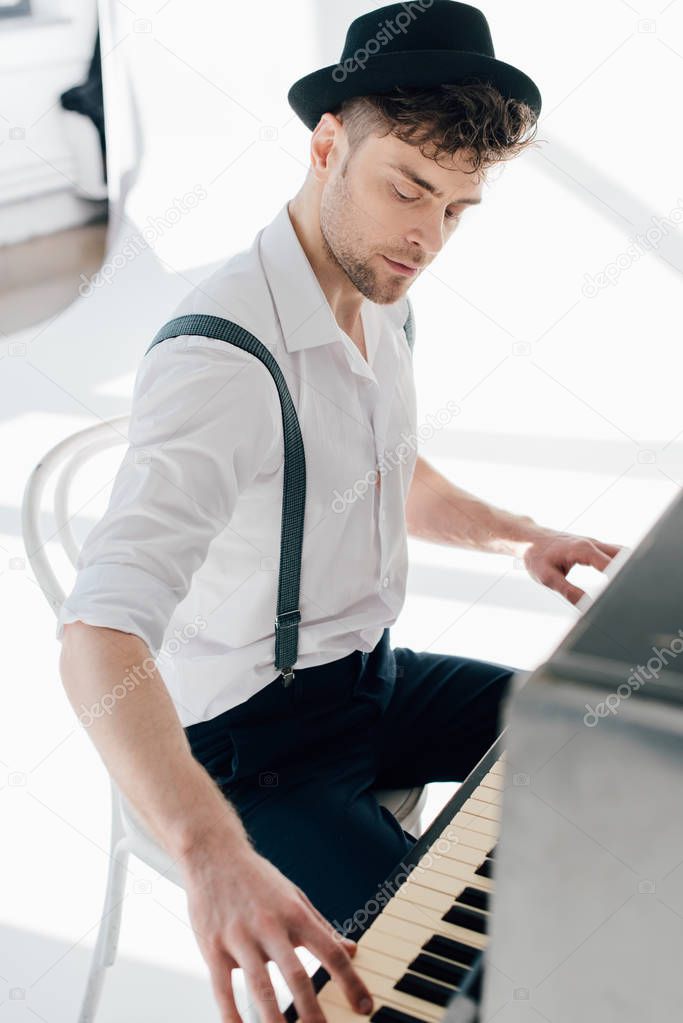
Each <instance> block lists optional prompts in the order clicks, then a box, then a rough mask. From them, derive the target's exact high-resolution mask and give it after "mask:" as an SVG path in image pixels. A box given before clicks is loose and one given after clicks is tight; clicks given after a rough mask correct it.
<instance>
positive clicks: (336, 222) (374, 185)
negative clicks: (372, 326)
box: [320, 132, 482, 305]
mask: <svg viewBox="0 0 683 1023" xmlns="http://www.w3.org/2000/svg"><path fill="white" fill-rule="evenodd" d="M338 137H339V136H338ZM335 148H336V147H335ZM335 157H336V158H335ZM335 157H333V156H332V154H330V158H331V161H332V162H331V173H330V177H329V179H328V180H327V181H326V182H325V185H324V187H323V190H322V194H321V199H320V229H321V232H322V236H323V241H324V244H325V247H326V249H327V253H328V255H329V256H330V258H331V259H332V260H334V261H335V262H336V263H337V264H338V265H339V266H341V267H342V269H343V270H344V272H345V273H346V275H347V276H348V277H349V279H350V280H351V282H352V283H353V284H354V286H355V287H356V288H357V289H358V291H360V292H361V294H362V295H365V296H366V298H369V299H370V300H371V301H372V302H376V303H378V304H380V305H383V304H390V303H392V302H396V301H397V300H398V299H399V298H400V297H401V296H402V295H404V294H405V293H406V291H407V290H408V288H409V287H410V285H411V284H412V283H413V281H415V280H416V279H417V277H418V276H419V274H420V273H421V271H422V270H423V269H424V268H425V267H426V266H428V265H429V264H430V263H431V262H432V260H433V259H435V258H436V256H437V254H438V253H439V252H440V251H441V249H442V247H443V246H444V245H445V244H446V242H447V241H448V239H449V238H450V237H451V235H452V234H453V232H454V231H455V228H456V226H457V224H458V222H459V220H460V217H461V216H462V215H463V213H464V211H465V210H467V209H468V207H469V205H472V204H475V203H478V202H479V201H480V198H481V190H482V180H481V177H480V176H479V175H477V174H468V173H465V172H466V170H468V169H469V165H468V164H467V161H466V159H465V158H464V156H463V154H461V153H458V154H456V155H455V156H453V157H444V156H443V155H439V163H438V164H437V163H436V162H435V161H434V160H431V159H429V158H428V157H425V156H423V155H422V153H421V152H420V150H419V148H417V147H416V146H411V145H408V143H406V142H402V141H401V140H400V139H397V138H395V137H394V136H392V135H387V136H385V137H383V138H378V137H377V136H376V135H372V136H369V137H368V138H367V139H364V140H363V141H362V142H361V143H360V144H359V146H358V148H357V149H356V150H355V151H354V152H353V154H351V156H350V158H349V153H348V148H347V146H346V137H345V134H344V133H343V132H342V133H341V138H340V146H339V149H338V154H335ZM399 168H401V169H399ZM417 179H419V182H420V183H418V180H417ZM430 186H431V188H430ZM392 261H393V262H392ZM396 263H400V264H407V265H408V266H409V267H411V268H412V267H414V268H416V269H414V270H410V271H409V272H402V271H401V268H400V267H399V266H397V265H396Z"/></svg>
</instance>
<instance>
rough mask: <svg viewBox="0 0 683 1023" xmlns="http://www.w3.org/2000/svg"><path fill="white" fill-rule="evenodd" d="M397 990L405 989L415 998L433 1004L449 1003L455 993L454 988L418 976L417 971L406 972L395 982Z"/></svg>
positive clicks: (406, 992)
mask: <svg viewBox="0 0 683 1023" xmlns="http://www.w3.org/2000/svg"><path fill="white" fill-rule="evenodd" d="M394 988H395V989H396V990H397V991H403V992H404V993H405V994H407V995H413V997H414V998H421V999H422V1000H423V1001H425V1002H431V1003H432V1004H433V1005H447V1004H448V1002H449V1000H450V998H451V997H452V995H453V988H452V987H446V985H445V984H437V983H436V981H435V980H427V978H426V977H418V975H417V974H416V973H406V974H404V975H403V977H401V979H400V980H397V981H396V983H395V984H394Z"/></svg>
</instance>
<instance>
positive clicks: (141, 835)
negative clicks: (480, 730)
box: [22, 416, 427, 1023]
mask: <svg viewBox="0 0 683 1023" xmlns="http://www.w3.org/2000/svg"><path fill="white" fill-rule="evenodd" d="M128 423H129V417H128V416H120V417H118V418H116V419H110V420H107V421H103V422H101V423H98V424H96V425H95V426H90V427H87V428H86V429H83V430H79V431H78V432H76V433H74V434H72V435H71V436H69V437H66V438H65V439H64V440H62V441H60V443H59V444H56V445H55V446H54V447H52V448H50V450H49V451H48V452H47V453H46V454H45V455H44V456H43V458H42V459H41V460H40V462H38V464H37V465H36V466H35V468H34V469H33V471H32V472H31V475H30V476H29V478H28V480H27V483H26V487H25V490H24V495H23V500H22V531H23V539H24V546H25V548H26V553H27V557H28V559H29V562H30V564H31V567H32V569H33V571H34V573H35V577H36V580H37V581H38V584H39V586H40V588H41V590H42V591H43V594H44V595H45V598H46V600H47V601H48V603H49V604H50V607H51V608H52V610H53V611H54V612H55V615H58V613H59V610H60V608H61V606H62V604H63V602H64V600H65V597H66V594H65V591H64V590H63V589H62V586H61V585H60V583H59V581H58V579H57V575H56V573H55V571H54V569H53V566H52V564H51V563H50V560H49V557H48V552H47V543H48V542H49V541H50V540H52V539H55V540H58V541H59V542H60V543H61V544H62V547H63V549H64V551H65V553H66V555H67V557H68V559H69V561H70V562H71V564H72V566H73V567H74V568H77V558H78V551H79V548H78V544H77V542H76V539H75V537H74V535H73V532H72V529H71V523H70V513H69V496H70V492H71V486H72V483H73V480H74V477H75V475H76V473H77V472H78V470H79V469H80V468H81V467H82V466H83V465H84V463H86V462H87V461H88V460H89V459H91V458H93V457H94V456H95V455H97V454H99V453H100V452H102V451H104V450H106V449H108V448H111V447H113V446H114V445H116V444H121V443H123V442H125V439H126V436H127V428H128ZM57 473H58V474H59V475H57ZM53 476H54V477H55V479H56V485H55V490H54V515H55V521H56V530H55V533H54V534H53V535H52V536H48V537H46V536H44V535H43V532H42V530H41V527H40V518H41V510H42V508H41V506H42V497H43V493H44V491H45V487H46V485H47V483H48V481H49V480H50V479H51V478H52V477H53ZM375 795H376V797H377V799H378V801H379V803H380V804H381V805H382V806H385V807H387V809H388V810H390V811H391V813H393V814H394V816H395V817H396V819H397V820H398V821H399V822H400V824H401V827H402V828H404V829H405V830H406V831H408V832H409V833H410V834H412V835H414V836H415V837H416V838H418V837H419V836H420V834H421V833H422V822H421V814H422V810H423V809H424V805H425V802H426V799H427V789H426V786H425V787H421V786H418V787H416V788H411V789H376V790H375ZM131 853H133V854H134V855H135V856H137V857H138V858H139V859H140V860H142V861H143V862H144V863H146V864H147V865H148V866H150V867H153V868H154V869H155V870H156V871H158V873H160V874H162V875H163V876H164V877H167V878H168V879H169V880H170V881H172V882H174V883H175V884H177V885H179V886H180V887H182V886H183V878H182V875H181V873H180V870H179V869H178V866H177V864H176V863H175V862H174V861H173V860H172V858H171V857H170V856H169V855H168V854H167V853H166V851H165V850H164V849H163V848H162V847H161V846H159V844H158V843H157V842H156V841H155V840H154V839H153V838H152V837H151V836H150V835H149V833H148V832H147V831H146V830H145V828H144V826H143V825H142V822H141V821H140V820H139V818H138V817H137V816H136V814H135V812H134V811H133V808H132V807H131V805H130V804H129V803H128V801H127V800H126V799H125V797H124V796H123V794H122V793H121V792H120V791H119V789H118V787H117V786H116V785H115V783H114V781H113V780H111V841H110V859H109V872H108V877H107V885H106V891H105V896H104V906H103V909H102V917H101V921H100V927H99V932H98V935H97V941H96V944H95V949H94V953H93V957H92V961H91V964H90V970H89V973H88V980H87V985H86V990H85V995H84V998H83V1002H82V1005H81V1011H80V1015H79V1017H78V1019H79V1023H91V1021H92V1020H94V1018H95V1013H96V1011H97V1006H98V1003H99V999H100V994H101V991H102V986H103V983H104V977H105V971H106V968H107V967H108V966H111V965H112V964H113V962H114V959H115V957H116V950H117V946H118V938H119V931H120V928H121V917H122V910H123V900H124V898H125V888H126V872H127V869H128V857H129V855H130V854H131ZM314 962H317V960H316V961H314ZM307 968H308V967H307ZM309 972H310V971H309ZM278 977H279V978H280V979H282V975H281V974H279V973H278V974H277V975H276V976H275V977H272V975H271V979H272V980H273V983H274V985H275V988H276V994H277V995H279V996H280V997H282V999H283V1001H282V1002H281V1003H280V1004H286V1002H287V1000H288V999H289V992H288V989H287V988H286V986H285V987H284V988H282V987H280V990H279V991H278ZM233 983H234V988H235V995H236V1001H237V1004H238V1006H239V1005H240V1004H242V1005H243V1006H245V1007H246V1008H243V1009H242V1015H243V1018H244V1019H245V1020H247V1019H248V1020H249V1023H251V1021H252V1019H253V1020H258V1019H259V1016H258V1013H257V1012H256V1010H255V1007H254V1006H253V1005H251V1004H249V999H248V996H247V995H246V983H245V980H244V976H243V973H242V971H241V970H235V971H234V973H233ZM283 983H284V981H283ZM278 1000H279V999H278Z"/></svg>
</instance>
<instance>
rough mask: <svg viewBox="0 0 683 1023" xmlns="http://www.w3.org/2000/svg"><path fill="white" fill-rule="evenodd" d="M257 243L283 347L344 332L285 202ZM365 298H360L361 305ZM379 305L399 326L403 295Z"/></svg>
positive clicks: (324, 341)
mask: <svg viewBox="0 0 683 1023" xmlns="http://www.w3.org/2000/svg"><path fill="white" fill-rule="evenodd" d="M259 247H260V253H261V261H262V264H263V268H264V270H265V274H266V278H267V280H268V285H269V287H270V291H271V294H272V296H273V301H274V302H275V306H276V309H277V314H278V317H279V320H280V326H281V328H282V334H283V336H284V340H285V346H286V348H287V351H288V352H294V351H298V350H299V349H302V348H315V347H316V346H318V345H325V344H329V343H330V342H331V341H339V340H341V339H342V337H343V335H344V332H343V331H342V329H341V327H340V326H339V324H338V323H337V321H336V319H335V318H334V314H333V312H332V309H331V307H330V304H329V302H328V301H327V297H326V295H325V292H324V291H323V289H322V288H321V287H320V282H319V280H318V278H317V277H316V275H315V271H314V270H313V267H312V266H311V264H310V263H309V261H308V257H307V255H306V253H305V251H304V249H303V247H302V245H301V242H300V241H299V238H298V236H297V233H296V231H295V230H294V225H293V224H292V221H291V218H290V216H289V210H288V209H287V202H285V203H284V205H283V206H282V207H281V208H280V210H279V212H278V213H277V215H276V216H275V217H274V219H273V220H272V221H271V222H270V224H268V225H267V226H266V227H265V228H264V229H263V230H262V232H261V236H260V240H259ZM369 301H370V300H369V299H367V298H364V299H363V305H365V304H366V303H369ZM381 308H382V309H384V310H386V313H387V315H388V316H389V319H390V322H391V323H392V324H393V325H394V326H395V327H396V328H401V327H403V324H404V322H405V319H406V316H407V300H406V298H405V297H404V298H401V299H399V300H398V301H397V302H394V303H392V304H391V305H386V306H382V307H381Z"/></svg>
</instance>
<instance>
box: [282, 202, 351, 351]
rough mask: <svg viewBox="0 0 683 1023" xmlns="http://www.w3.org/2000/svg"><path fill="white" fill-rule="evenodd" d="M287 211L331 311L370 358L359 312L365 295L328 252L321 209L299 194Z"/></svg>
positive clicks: (344, 329)
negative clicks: (323, 232)
mask: <svg viewBox="0 0 683 1023" xmlns="http://www.w3.org/2000/svg"><path fill="white" fill-rule="evenodd" d="M287 212H288V214H289V219H290V221H291V223H292V227H293V228H294V231H295V233H296V236H297V238H298V239H299V242H300V244H301V247H302V249H303V250H304V252H305V253H306V258H307V259H308V262H309V263H310V264H311V267H312V268H313V272H314V274H315V275H316V277H317V278H318V282H319V284H320V287H321V288H322V290H323V293H324V295H325V298H326V299H327V301H328V303H329V306H330V309H331V310H332V315H333V316H334V318H335V320H336V321H337V323H338V325H339V326H340V327H341V329H342V330H343V331H344V332H345V333H346V334H348V335H349V337H350V338H352V340H353V342H354V344H355V345H356V346H357V347H358V350H359V351H360V352H361V354H362V355H363V358H364V359H365V358H367V355H366V353H365V335H364V333H363V321H362V320H361V315H360V311H361V307H362V305H363V301H364V297H363V295H361V293H360V292H359V291H358V290H357V289H356V288H355V287H354V286H353V284H352V283H351V281H350V280H349V278H348V277H347V276H346V274H345V273H344V271H343V270H342V269H341V267H340V266H339V265H337V264H335V263H333V262H332V261H331V260H330V258H329V256H328V255H327V252H326V250H325V247H324V244H323V240H322V235H321V232H320V216H319V212H318V211H317V210H315V211H313V209H312V206H311V204H310V203H309V204H306V203H305V202H304V201H303V200H302V199H301V196H300V195H298V196H295V197H294V198H293V199H290V200H289V202H288V203H287Z"/></svg>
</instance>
